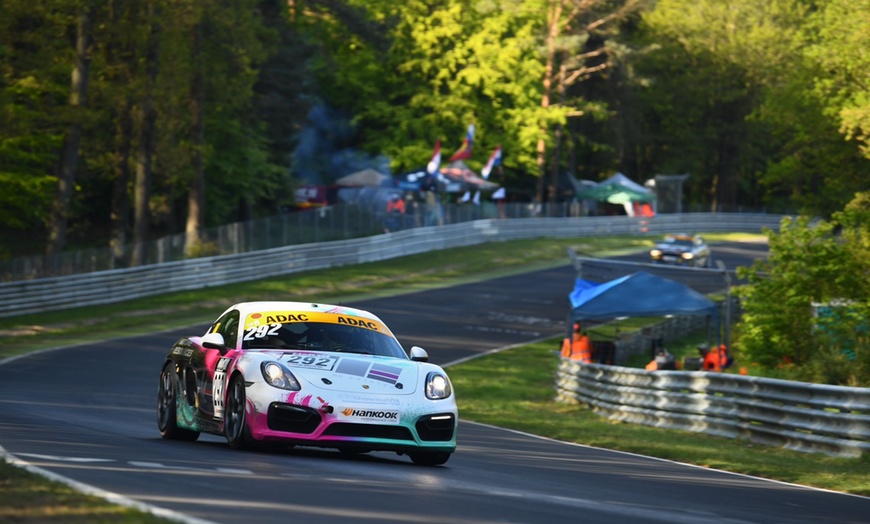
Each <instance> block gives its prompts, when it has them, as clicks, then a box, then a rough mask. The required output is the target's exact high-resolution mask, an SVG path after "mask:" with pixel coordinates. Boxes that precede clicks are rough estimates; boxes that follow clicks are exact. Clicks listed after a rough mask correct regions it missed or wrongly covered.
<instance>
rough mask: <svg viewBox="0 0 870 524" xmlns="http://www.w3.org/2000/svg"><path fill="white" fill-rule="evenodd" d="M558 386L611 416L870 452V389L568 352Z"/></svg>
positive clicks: (559, 396)
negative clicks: (585, 359) (592, 360)
mask: <svg viewBox="0 0 870 524" xmlns="http://www.w3.org/2000/svg"><path fill="white" fill-rule="evenodd" d="M555 387H556V400H557V401H559V402H566V403H582V404H586V405H588V406H589V407H590V408H591V409H592V410H593V411H594V412H596V413H597V414H599V415H601V416H604V417H606V418H608V419H611V420H618V421H621V422H630V423H636V424H645V425H648V426H655V427H663V428H670V429H680V430H687V431H693V432H701V433H706V434H709V435H716V436H720V437H727V438H742V439H748V440H751V441H753V442H757V443H759V444H764V445H768V446H779V447H783V448H787V449H792V450H796V451H803V452H811V453H825V454H828V455H833V456H842V457H859V456H861V454H862V453H866V452H870V388H857V387H844V386H830V385H823V384H809V383H804V382H792V381H786V380H778V379H769V378H761V377H749V376H744V375H732V374H728V373H712V372H703V371H646V370H641V369H633V368H624V367H619V366H607V365H601V364H582V363H579V362H577V361H572V360H568V359H560V362H559V368H558V372H557V375H556V386H555Z"/></svg>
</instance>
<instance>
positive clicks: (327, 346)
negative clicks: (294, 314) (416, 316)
mask: <svg viewBox="0 0 870 524" xmlns="http://www.w3.org/2000/svg"><path fill="white" fill-rule="evenodd" d="M242 349H253V350H256V349H308V350H312V351H338V352H343V353H360V354H365V355H380V356H385V357H395V358H408V357H407V355H406V354H405V351H404V350H403V349H402V346H401V345H400V344H399V342H398V341H397V340H396V339H395V338H393V337H391V336H389V335H387V334H385V333H381V332H379V331H375V330H373V329H368V328H366V327H361V326H351V325H344V324H333V323H326V322H290V323H286V324H281V323H273V324H262V325H259V326H256V327H251V328H248V329H246V330H245V332H244V335H243V337H242Z"/></svg>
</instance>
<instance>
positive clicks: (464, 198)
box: [459, 191, 471, 202]
mask: <svg viewBox="0 0 870 524" xmlns="http://www.w3.org/2000/svg"><path fill="white" fill-rule="evenodd" d="M469 200H471V191H466V192H465V194H464V195H462V198H460V199H459V201H460V202H468V201H469Z"/></svg>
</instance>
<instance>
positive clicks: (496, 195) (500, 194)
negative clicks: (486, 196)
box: [492, 187, 507, 200]
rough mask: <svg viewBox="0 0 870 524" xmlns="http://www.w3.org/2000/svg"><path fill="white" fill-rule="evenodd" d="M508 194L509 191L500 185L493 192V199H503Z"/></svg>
mask: <svg viewBox="0 0 870 524" xmlns="http://www.w3.org/2000/svg"><path fill="white" fill-rule="evenodd" d="M506 196H507V192H506V191H505V190H504V188H503V187H500V188H498V189H497V190H496V192H495V193H493V194H492V199H493V200H502V199H504V198H505V197H506Z"/></svg>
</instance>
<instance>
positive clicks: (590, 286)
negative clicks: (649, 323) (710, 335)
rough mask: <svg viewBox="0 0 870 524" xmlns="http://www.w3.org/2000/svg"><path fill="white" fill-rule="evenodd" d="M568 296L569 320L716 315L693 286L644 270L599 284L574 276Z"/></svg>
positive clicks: (707, 299) (707, 301) (706, 299)
mask: <svg viewBox="0 0 870 524" xmlns="http://www.w3.org/2000/svg"><path fill="white" fill-rule="evenodd" d="M569 299H570V301H571V320H572V322H573V321H577V320H607V319H612V318H617V317H660V316H666V315H709V316H712V317H714V318H716V312H717V309H716V303H715V302H713V301H712V300H710V299H709V298H707V297H705V296H704V295H702V294H700V293H698V292H697V291H695V290H694V289H692V288H690V287H688V286H686V285H684V284H681V283H679V282H675V281H673V280H668V279H666V278H662V277H658V276H655V275H653V274H651V273H647V272H646V271H639V272H637V273H633V274H631V275H626V276H624V277H620V278H617V279H615V280H611V281H610V282H604V283H603V284H595V283H593V282H589V281H588V280H583V279H579V278H578V279H577V281H576V283H575V285H574V290H573V291H572V292H571V294H570V295H569Z"/></svg>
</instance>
